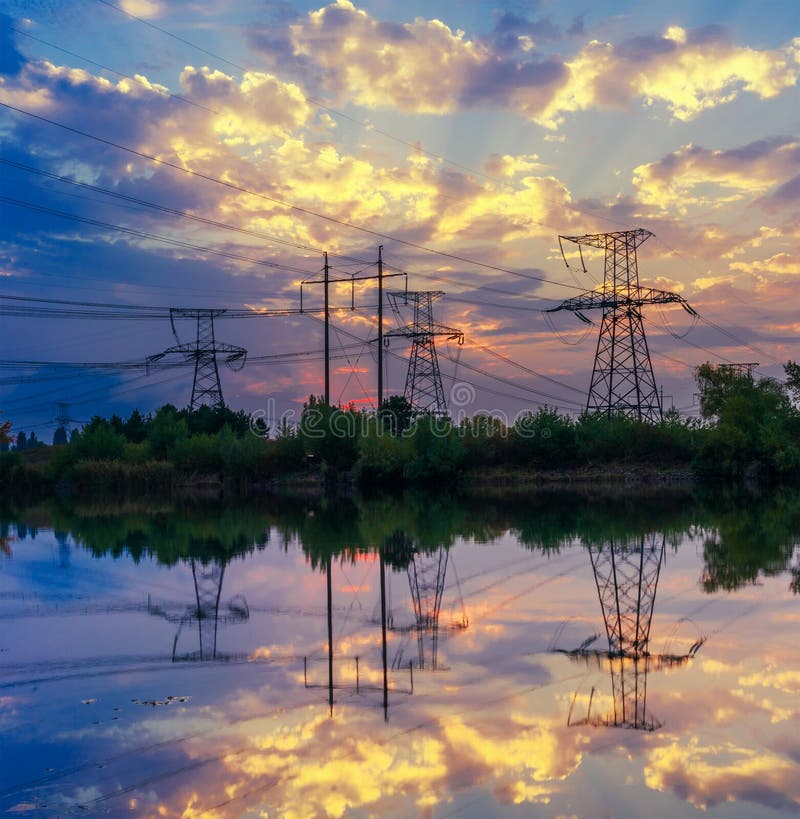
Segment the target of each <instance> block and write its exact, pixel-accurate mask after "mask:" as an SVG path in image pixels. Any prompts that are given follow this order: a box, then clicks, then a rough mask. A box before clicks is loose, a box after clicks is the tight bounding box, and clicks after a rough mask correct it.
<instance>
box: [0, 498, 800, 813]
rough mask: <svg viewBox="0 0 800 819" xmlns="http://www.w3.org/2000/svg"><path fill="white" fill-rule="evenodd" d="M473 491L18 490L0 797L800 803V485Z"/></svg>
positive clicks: (142, 808)
mask: <svg viewBox="0 0 800 819" xmlns="http://www.w3.org/2000/svg"><path fill="white" fill-rule="evenodd" d="M479 500H480V502H478V500H476V499H471V500H468V501H466V502H464V501H460V500H458V499H452V498H451V499H438V500H437V499H434V500H431V499H428V498H419V497H413V496H410V497H405V498H403V499H398V498H392V499H374V500H368V501H359V500H348V499H337V500H335V501H331V500H325V499H313V498H312V499H309V498H302V499H287V500H276V499H270V500H267V501H264V502H263V503H261V504H252V505H247V506H240V507H233V506H224V505H214V504H204V505H202V506H197V507H192V506H189V507H183V508H180V509H178V510H171V509H169V508H167V507H158V508H150V509H146V508H143V507H135V506H130V507H124V508H122V509H115V508H113V507H102V506H100V505H97V506H93V507H85V508H80V509H74V508H69V507H66V506H62V505H58V504H54V505H52V506H41V507H34V508H31V509H28V510H15V511H14V512H13V513H9V514H7V516H6V517H7V520H8V521H11V522H12V523H11V525H9V524H8V523H7V522H6V523H5V524H3V522H2V521H1V520H0V537H1V538H2V539H3V542H4V543H6V546H7V548H6V549H4V552H3V555H2V556H0V559H1V560H2V564H0V565H2V572H0V584H2V585H0V619H2V620H3V629H2V630H1V631H0V673H2V675H3V676H2V679H0V725H1V726H2V728H3V732H4V759H8V760H10V761H11V762H10V763H7V764H6V765H5V766H3V768H2V770H0V811H9V810H13V811H14V812H15V813H19V814H22V815H35V816H54V817H56V816H57V817H61V816H65V815H71V814H72V813H78V812H80V813H89V814H92V813H96V814H100V813H108V814H109V815H123V814H125V815H132V816H148V817H149V816H156V815H160V816H166V817H192V816H212V817H214V819H238V818H239V817H244V816H257V815H261V814H268V815H270V816H272V815H277V816H287V817H292V818H293V819H311V817H317V816H321V817H340V816H356V817H366V816H375V815H380V816H382V817H383V816H413V815H420V816H426V817H437V818H438V817H443V816H446V815H452V814H454V813H455V814H457V815H463V816H465V817H476V819H477V817H483V816H488V815H493V816H519V815H530V814H531V813H536V815H565V816H566V815H581V816H583V815H597V814H599V813H605V814H606V815H642V814H646V813H649V812H654V813H656V814H658V812H659V810H660V811H661V814H662V815H670V816H684V815H690V814H692V813H693V812H694V811H695V810H696V809H697V810H700V809H708V808H712V807H714V806H715V805H722V806H724V810H725V811H726V813H725V815H730V816H734V817H736V816H741V817H749V816H753V815H762V814H763V813H764V811H765V810H767V809H768V810H770V811H772V812H773V813H774V815H776V816H780V815H784V816H790V815H792V814H793V813H796V810H797V806H798V805H800V785H798V781H800V780H798V778H797V776H796V773H797V760H800V739H798V735H797V732H796V731H795V730H793V726H794V725H795V724H796V723H797V720H798V719H799V718H800V708H798V699H797V698H798V694H800V650H798V648H797V646H796V640H794V634H795V633H796V626H797V623H798V622H800V612H798V610H797V598H796V597H794V596H793V595H792V592H791V591H790V584H792V590H793V591H795V592H796V583H797V572H798V566H797V559H798V552H797V548H796V543H797V540H798V537H799V536H800V500H798V498H796V497H795V496H793V495H790V494H776V495H775V496H773V497H771V498H765V499H763V500H762V501H759V502H754V503H751V504H749V506H748V505H745V504H734V505H732V506H731V505H729V504H726V503H724V502H722V501H720V502H717V501H715V500H714V499H710V500H709V499H702V498H701V499H692V498H688V497H685V496H679V497H678V498H677V499H675V498H666V499H665V498H662V497H658V498H654V499H653V500H652V501H649V500H647V499H646V498H645V499H643V500H642V499H637V500H635V501H634V500H630V501H629V500H627V499H625V498H624V497H623V498H619V497H616V498H614V499H613V502H609V500H608V498H605V497H602V496H597V497H593V496H591V495H574V494H573V495H558V494H554V493H551V494H548V495H540V496H536V495H534V496H525V497H523V496H518V497H515V496H513V495H511V496H508V497H507V498H494V497H482V498H480V499H479ZM8 544H11V545H12V546H13V550H12V549H11V546H9V545H8ZM67 550H68V554H67ZM456 566H457V568H458V571H456ZM787 581H788V582H787ZM66 615H69V616H66ZM695 623H699V624H700V626H695V625H694V624H695ZM592 632H599V633H597V634H594V635H592V637H587V635H588V634H591V633H592ZM678 632H680V637H681V639H680V640H679V639H678V638H677V637H676V634H677V633H678ZM701 632H702V634H707V635H708V636H709V640H708V642H707V643H706V644H704V645H703V648H702V650H701V651H699V652H698V649H699V648H700V644H701V637H700V634H701ZM554 634H556V635H560V636H559V637H558V643H559V644H560V645H562V646H564V647H565V648H566V649H568V650H566V651H564V652H554V651H553V650H552V645H553V643H554V639H555V638H554ZM601 641H602V644H601ZM662 642H664V643H665V645H663V646H662V645H661V643H662ZM153 645H162V646H164V647H165V648H166V647H167V646H169V645H171V646H172V651H171V652H170V651H168V650H167V651H164V652H162V653H161V654H159V655H155V656H154V655H153V654H152V646H153ZM572 646H577V648H571V647H572ZM565 655H567V656H565ZM692 657H694V661H693V662H688V659H690V658H692ZM188 660H191V661H192V662H191V663H189V662H186V661H188ZM223 660H224V661H226V662H220V661H223ZM434 671H438V672H445V673H433V672H434ZM576 689H577V690H578V692H579V694H578V695H577V696H576V694H575V692H576ZM143 704H148V708H144V707H143ZM166 704H168V705H169V707H163V708H157V707H155V706H156V705H166ZM149 706H152V707H149ZM597 725H603V726H609V727H614V726H617V727H627V728H630V729H634V730H630V731H627V732H615V731H605V730H603V731H598V730H595V726H597ZM656 729H659V730H656ZM605 782H607V783H609V785H608V787H605V788H603V787H599V786H598V783H605ZM656 792H658V793H657V794H656Z"/></svg>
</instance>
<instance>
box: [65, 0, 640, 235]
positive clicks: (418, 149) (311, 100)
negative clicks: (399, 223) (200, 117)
mask: <svg viewBox="0 0 800 819" xmlns="http://www.w3.org/2000/svg"><path fill="white" fill-rule="evenodd" d="M97 2H98V3H101V4H102V5H104V6H108V7H109V8H112V9H114V10H115V11H117V12H119V13H120V14H123V15H125V16H126V17H128V18H130V19H131V20H136V21H137V22H138V23H142V24H143V25H145V26H148V27H149V28H151V29H153V30H155V31H158V32H160V33H161V34H163V35H165V36H166V37H170V38H172V39H173V40H176V41H177V42H179V43H182V44H183V45H186V46H189V48H193V49H195V50H197V51H199V52H201V53H203V54H205V55H206V56H208V57H213V58H214V59H216V60H220V61H221V62H223V63H226V64H227V65H229V66H231V67H232V68H235V69H237V70H238V71H241V72H242V73H244V74H246V73H249V69H248V68H246V67H245V66H243V65H241V64H240V63H237V62H234V61H233V60H230V59H228V58H227V57H223V56H222V55H221V54H217V53H215V52H213V51H209V50H208V49H206V48H203V47H202V46H199V45H197V44H196V43H193V42H192V41H191V40H187V39H186V38H185V37H181V36H180V35H178V34H175V33H173V32H171V31H169V30H168V29H165V28H163V27H161V26H159V25H156V24H155V23H153V22H151V21H149V20H145V19H144V18H143V17H139V16H137V15H136V14H133V13H132V12H129V11H127V10H126V9H124V8H122V7H121V6H118V5H117V4H116V3H112V2H110V1H109V0H97ZM55 47H56V48H58V46H55ZM60 50H63V49H60ZM73 56H76V57H78V59H85V58H83V57H81V56H80V55H73ZM88 62H91V60H89V61H88ZM108 70H111V69H108ZM113 73H115V74H119V72H117V71H114V72H113ZM122 76H124V75H122ZM300 93H301V94H302V95H303V99H304V100H305V102H307V103H308V104H309V105H313V106H314V107H316V108H319V109H320V110H322V111H325V112H326V113H329V114H333V115H334V116H336V117H339V118H340V119H344V120H347V121H348V122H352V123H353V124H354V125H358V126H359V127H360V128H363V129H364V130H365V131H368V132H370V133H375V134H378V135H380V136H382V137H385V138H387V139H389V140H391V141H393V142H396V143H397V144H399V145H402V146H403V147H405V148H410V149H411V150H413V151H414V152H415V153H417V154H422V155H423V156H427V157H430V158H431V159H436V160H438V161H440V162H443V163H445V164H447V165H450V166H451V167H454V168H457V169H458V170H460V171H465V172H466V173H468V174H469V175H471V176H474V177H479V178H482V179H485V180H487V181H488V182H492V183H494V184H496V185H500V186H502V187H505V188H508V189H509V190H513V191H515V192H520V191H521V189H520V188H518V187H517V186H515V185H513V184H511V183H510V182H507V181H506V180H504V179H499V178H497V177H495V176H492V175H491V174H487V173H484V172H483V171H478V170H476V169H475V168H471V167H469V166H468V165H464V164H462V163H460V162H456V161H455V160H453V159H449V158H448V157H446V156H444V155H443V154H437V153H434V152H432V151H428V150H426V149H425V148H423V147H422V146H421V145H420V144H419V143H414V142H409V141H408V140H406V139H403V138H402V137H398V136H396V135H395V134H392V133H391V132H389V131H386V130H384V129H382V128H378V127H377V126H375V125H373V124H372V123H369V122H365V121H364V120H360V119H358V118H357V117H353V116H351V115H349V114H346V113H345V112H344V111H340V110H339V109H337V108H333V107H331V106H329V105H325V104H324V103H323V102H321V101H320V100H318V99H316V98H315V97H309V96H308V95H306V94H305V93H303V92H302V90H301V91H300ZM540 198H542V199H543V200H544V201H549V202H550V203H553V204H559V205H560V204H563V203H561V202H558V201H557V200H555V199H552V198H548V197H540ZM571 207H572V209H573V210H574V211H575V212H576V213H583V214H586V215H591V216H594V217H597V218H599V219H602V220H603V221H605V222H609V223H611V224H615V225H619V226H620V227H629V226H630V225H628V224H627V223H624V222H620V221H619V220H618V219H613V218H611V217H610V216H604V215H602V214H599V213H596V212H595V209H592V208H577V207H575V206H574V205H571ZM530 221H531V222H532V223H533V224H535V225H539V226H540V227H550V228H552V227H554V226H553V225H549V224H546V223H545V222H541V221H538V220H536V219H531V220H530Z"/></svg>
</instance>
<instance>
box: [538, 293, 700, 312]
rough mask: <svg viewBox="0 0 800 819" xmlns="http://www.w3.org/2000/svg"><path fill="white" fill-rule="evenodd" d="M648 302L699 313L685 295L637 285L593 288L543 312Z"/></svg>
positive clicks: (636, 304)
mask: <svg viewBox="0 0 800 819" xmlns="http://www.w3.org/2000/svg"><path fill="white" fill-rule="evenodd" d="M646 304H680V305H681V307H683V309H684V310H686V312H687V313H689V314H691V315H697V314H696V312H695V310H694V308H693V307H692V306H691V305H690V304H689V302H687V301H686V299H684V298H683V296H680V295H678V294H677V293H671V292H669V291H668V290H656V289H655V288H653V287H635V288H630V290H629V291H628V292H619V291H618V292H614V291H610V292H603V291H602V290H597V291H594V290H592V291H589V292H588V293H583V294H581V295H580V296H573V297H572V298H571V299H565V300H564V301H562V302H561V303H560V304H557V305H556V306H555V307H550V308H548V309H547V310H544V311H543V312H545V313H556V312H558V311H559V310H568V311H570V312H572V313H578V312H582V311H583V310H595V309H612V310H613V309H616V308H618V307H643V306H644V305H646Z"/></svg>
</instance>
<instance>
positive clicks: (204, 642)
mask: <svg viewBox="0 0 800 819" xmlns="http://www.w3.org/2000/svg"><path fill="white" fill-rule="evenodd" d="M227 562H228V561H226V560H222V559H215V560H211V561H209V562H203V561H200V560H198V559H196V558H194V557H192V558H190V559H189V565H190V566H191V568H192V580H193V581H194V598H195V603H194V604H193V605H190V606H187V607H186V610H185V611H184V612H183V613H181V614H178V615H176V614H174V613H170V611H169V610H168V609H167V607H166V606H164V605H159V604H158V603H156V602H153V601H151V600H150V601H148V607H147V610H148V613H149V614H151V615H153V616H154V617H162V618H163V619H165V620H168V621H169V622H171V623H175V624H177V626H178V630H177V632H176V633H175V639H174V640H173V641H172V661H173V662H177V661H197V660H199V661H203V660H227V659H229V657H228V656H227V655H225V654H218V653H217V634H218V630H219V626H220V625H237V624H240V623H246V622H247V621H248V620H249V619H250V609H249V608H248V607H247V600H246V599H245V597H244V595H242V594H237V595H235V596H234V597H233V598H231V599H230V600H228V602H227V603H226V604H225V605H224V606H223V609H222V611H221V612H220V600H221V598H222V581H223V579H224V577H225V567H226V565H227ZM192 626H196V627H197V637H198V646H199V648H198V650H192V651H189V652H184V653H179V652H178V642H179V640H180V638H181V633H182V632H183V629H184V628H185V627H189V628H191V627H192Z"/></svg>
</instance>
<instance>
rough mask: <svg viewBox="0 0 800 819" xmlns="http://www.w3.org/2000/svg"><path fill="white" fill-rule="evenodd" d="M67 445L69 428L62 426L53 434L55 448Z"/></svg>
mask: <svg viewBox="0 0 800 819" xmlns="http://www.w3.org/2000/svg"><path fill="white" fill-rule="evenodd" d="M66 443H67V428H66V427H65V426H64V425H63V424H62V425H61V426H59V427H58V429H57V430H56V431H55V433H53V446H61V445H62V444H66Z"/></svg>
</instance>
